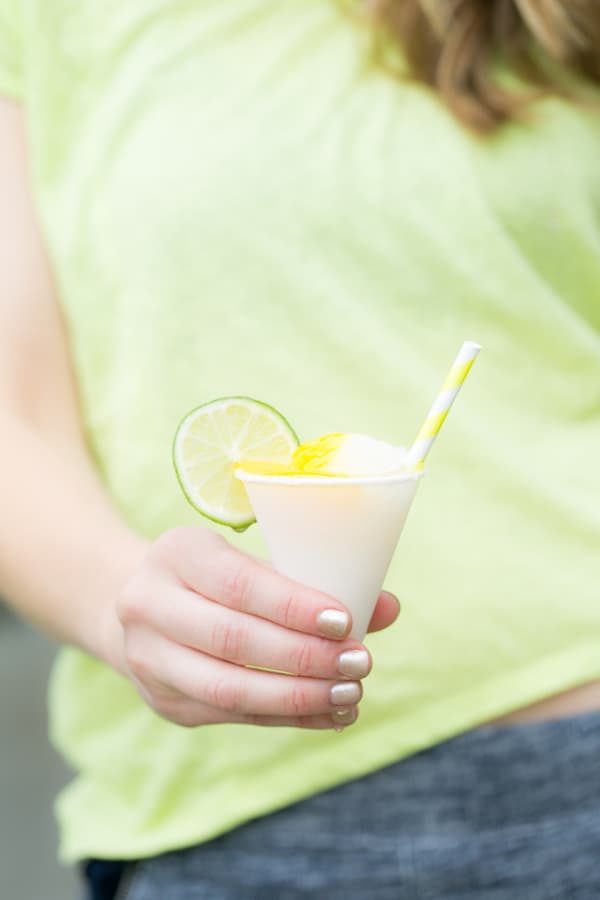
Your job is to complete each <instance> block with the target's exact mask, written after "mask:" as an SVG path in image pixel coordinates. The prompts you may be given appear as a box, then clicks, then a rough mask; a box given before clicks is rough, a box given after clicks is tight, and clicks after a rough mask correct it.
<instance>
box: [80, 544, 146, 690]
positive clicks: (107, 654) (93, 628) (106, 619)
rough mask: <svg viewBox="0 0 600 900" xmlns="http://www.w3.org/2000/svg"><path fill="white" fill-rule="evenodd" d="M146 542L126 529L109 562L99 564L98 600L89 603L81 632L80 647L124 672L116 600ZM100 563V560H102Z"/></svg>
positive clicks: (123, 652)
mask: <svg viewBox="0 0 600 900" xmlns="http://www.w3.org/2000/svg"><path fill="white" fill-rule="evenodd" d="M148 547H149V542H147V541H145V540H144V539H143V538H140V537H138V536H137V535H134V534H132V533H128V534H127V535H126V536H125V538H124V539H121V540H120V541H119V542H118V543H117V544H116V545H113V547H112V548H111V550H110V551H109V553H108V555H109V557H110V564H109V565H108V566H106V560H105V561H104V563H105V565H104V566H103V568H102V574H101V576H100V578H99V579H98V584H97V587H96V589H95V591H94V593H95V594H96V597H97V600H96V602H94V603H93V604H92V607H93V614H92V615H91V616H90V619H89V622H88V627H87V629H86V633H85V634H84V635H82V641H81V643H82V645H83V649H85V650H86V651H87V652H89V653H91V654H92V655H93V656H95V657H96V658H97V659H99V660H100V661H101V662H104V663H106V664H107V665H108V666H110V667H111V668H113V669H115V671H116V672H118V673H119V674H120V675H123V676H127V675H128V669H127V666H126V663H125V646H124V631H123V626H122V625H121V622H120V620H119V616H118V602H119V597H120V594H121V591H122V590H123V588H124V586H125V585H126V584H127V582H128V581H129V579H130V578H131V577H132V575H133V574H134V573H135V572H136V571H137V569H138V568H139V567H140V565H141V563H142V561H143V559H144V558H145V556H146V554H147V552H148ZM101 565H102V561H101Z"/></svg>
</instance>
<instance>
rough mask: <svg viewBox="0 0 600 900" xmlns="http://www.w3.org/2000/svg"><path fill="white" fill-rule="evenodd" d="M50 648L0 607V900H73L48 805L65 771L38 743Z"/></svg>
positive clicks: (73, 887)
mask: <svg viewBox="0 0 600 900" xmlns="http://www.w3.org/2000/svg"><path fill="white" fill-rule="evenodd" d="M54 652H55V648H54V647H53V646H52V644H51V643H50V642H48V641H46V640H44V639H43V638H41V637H40V636H39V635H37V634H34V633H33V632H32V631H31V630H30V629H28V628H26V627H25V626H24V625H22V624H20V623H18V622H17V621H16V620H15V619H14V618H13V617H12V616H10V615H9V614H8V613H7V612H6V610H5V609H4V607H3V606H2V603H1V601H0V897H1V898H2V900H76V898H77V900H79V898H80V896H81V890H80V885H79V878H78V876H77V875H76V873H75V872H73V871H71V870H69V869H65V868H61V867H59V866H58V864H57V862H56V844H57V835H56V827H55V825H54V820H53V816H52V800H53V797H54V795H55V794H56V792H57V790H58V788H59V787H60V786H61V785H62V784H63V783H64V782H65V781H66V780H67V778H68V772H67V771H66V769H65V768H64V766H63V765H62V764H61V762H60V760H59V759H58V758H57V756H56V754H55V753H54V752H53V751H52V749H51V748H50V746H49V744H48V740H47V737H46V722H47V719H46V680H47V676H48V671H49V669H50V665H51V662H52V657H53V655H54Z"/></svg>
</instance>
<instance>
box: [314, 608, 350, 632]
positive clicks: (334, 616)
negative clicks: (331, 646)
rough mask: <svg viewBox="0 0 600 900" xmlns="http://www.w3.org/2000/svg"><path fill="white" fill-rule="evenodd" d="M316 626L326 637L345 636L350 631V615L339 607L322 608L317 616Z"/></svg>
mask: <svg viewBox="0 0 600 900" xmlns="http://www.w3.org/2000/svg"><path fill="white" fill-rule="evenodd" d="M317 628H318V629H319V631H320V632H321V634H324V635H326V636H327V637H336V638H343V637H346V635H347V634H348V632H349V631H350V616H349V615H348V613H345V612H342V610H341V609H324V610H323V612H321V613H319V615H318V616H317Z"/></svg>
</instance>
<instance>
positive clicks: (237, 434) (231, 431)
mask: <svg viewBox="0 0 600 900" xmlns="http://www.w3.org/2000/svg"><path fill="white" fill-rule="evenodd" d="M298 444H299V440H298V438H297V436H296V434H295V432H294V430H293V428H292V427H291V426H290V424H289V422H287V421H286V420H285V419H284V417H283V416H282V415H281V413H278V412H277V410H276V409H273V407H272V406H268V405H267V404H266V403H261V402H260V401H258V400H252V399H250V398H249V397H223V398H222V399H220V400H212V401H211V402H210V403H205V404H204V405H203V406H199V407H197V408H196V409H193V410H192V411H191V412H190V413H188V414H187V416H186V417H185V418H184V419H183V421H182V422H181V423H180V425H179V427H178V428H177V431H176V433H175V440H174V442H173V463H174V465H175V472H176V473H177V478H178V479H179V484H180V485H181V488H182V490H183V493H184V494H185V496H186V497H187V499H188V501H189V502H190V503H191V505H192V506H193V507H194V509H196V510H197V511H198V512H199V513H202V515H203V516H206V517H207V518H209V519H212V520H213V521H214V522H218V523H219V524H220V525H229V526H230V527H231V528H234V529H235V530H236V531H243V530H244V529H246V528H248V526H249V525H252V524H253V522H255V521H256V520H255V518H254V513H253V511H252V507H251V506H250V501H249V500H248V495H247V494H246V488H245V487H244V485H243V484H242V482H241V481H240V480H239V479H238V478H236V477H235V469H236V466H237V464H238V463H239V462H241V461H242V460H244V461H245V460H261V461H268V462H273V463H283V464H285V463H287V464H289V462H290V459H291V456H292V453H293V452H294V450H295V449H296V447H297V446H298Z"/></svg>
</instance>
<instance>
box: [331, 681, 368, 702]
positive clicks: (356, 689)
mask: <svg viewBox="0 0 600 900" xmlns="http://www.w3.org/2000/svg"><path fill="white" fill-rule="evenodd" d="M330 697H331V704H332V706H352V705H353V704H354V703H358V701H359V700H360V698H361V697H362V686H361V684H360V682H358V681H344V682H340V684H334V686H333V687H332V688H331V691H330Z"/></svg>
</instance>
